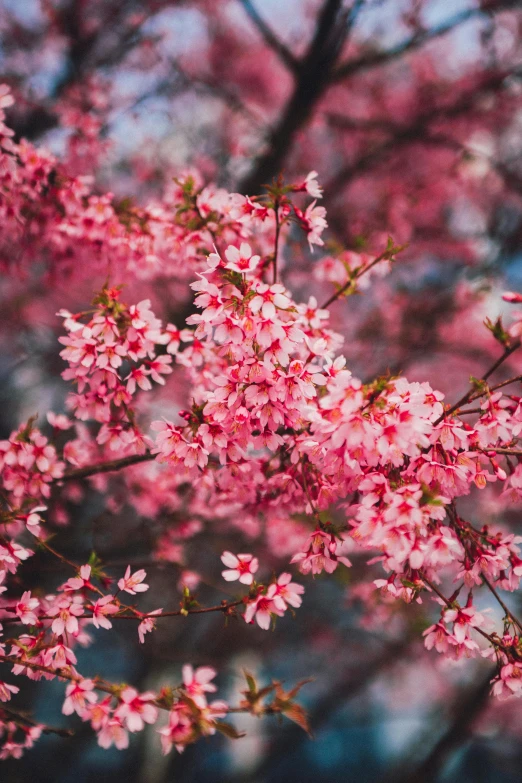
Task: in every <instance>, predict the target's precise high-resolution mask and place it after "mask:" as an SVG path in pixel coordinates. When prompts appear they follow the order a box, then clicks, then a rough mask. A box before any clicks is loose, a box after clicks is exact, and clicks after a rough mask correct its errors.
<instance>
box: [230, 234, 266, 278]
mask: <svg viewBox="0 0 522 783" xmlns="http://www.w3.org/2000/svg"><path fill="white" fill-rule="evenodd" d="M225 257H226V259H227V263H226V264H225V269H231V270H232V271H234V272H241V273H243V274H244V273H247V272H253V271H254V270H255V269H256V268H257V265H258V264H259V261H260V257H259V256H257V255H254V254H253V253H252V248H251V247H250V245H249V244H248V242H242V243H241V245H240V247H239V249H238V248H237V247H234V246H233V245H230V246H229V247H227V249H226V250H225Z"/></svg>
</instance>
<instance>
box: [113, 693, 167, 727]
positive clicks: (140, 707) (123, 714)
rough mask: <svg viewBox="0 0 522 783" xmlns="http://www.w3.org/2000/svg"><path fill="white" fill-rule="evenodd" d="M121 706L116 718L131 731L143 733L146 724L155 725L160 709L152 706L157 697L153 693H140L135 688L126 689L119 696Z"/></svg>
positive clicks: (115, 714)
mask: <svg viewBox="0 0 522 783" xmlns="http://www.w3.org/2000/svg"><path fill="white" fill-rule="evenodd" d="M119 698H120V702H121V703H120V706H119V707H118V709H117V710H116V712H115V713H114V716H115V717H116V718H118V719H120V720H121V721H122V723H123V724H124V725H125V726H126V728H127V729H128V730H129V731H131V732H134V731H142V729H143V728H144V726H145V724H146V723H155V722H156V720H157V718H158V708H157V707H155V706H154V705H153V704H151V701H153V700H154V699H155V698H156V695H155V694H154V693H151V692H147V693H138V691H137V690H135V688H130V687H126V688H124V689H123V690H122V691H121V693H120V694H119Z"/></svg>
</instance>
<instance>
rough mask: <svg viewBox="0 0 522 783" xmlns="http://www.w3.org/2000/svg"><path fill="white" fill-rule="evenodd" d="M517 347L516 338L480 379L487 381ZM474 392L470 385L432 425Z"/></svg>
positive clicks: (470, 397) (450, 413) (454, 409)
mask: <svg viewBox="0 0 522 783" xmlns="http://www.w3.org/2000/svg"><path fill="white" fill-rule="evenodd" d="M517 348H520V340H517V341H516V342H514V343H513V345H510V346H509V347H508V348H506V349H505V351H504V353H503V354H502V356H500V357H499V358H498V359H497V361H496V362H495V363H494V364H493V365H492V366H491V367H490V368H489V370H488V371H487V372H486V373H484V375H483V376H482V380H483V381H487V379H488V378H489V377H490V376H491V375H493V373H494V372H495V370H498V368H499V367H500V365H501V364H502V363H503V362H505V360H506V359H507V358H508V357H509V356H511V354H512V353H513V352H514V351H516V350H517ZM474 394H475V387H474V386H472V387H471V388H470V389H469V390H468V391H467V392H466V394H464V395H463V396H462V397H461V398H460V400H457V402H456V403H455V404H454V405H452V406H451V407H450V408H448V410H446V411H444V413H442V414H441V415H440V416H439V418H438V419H437V420H436V421H435V422H434V423H433V426H434V427H436V426H437V424H440V423H441V421H442V420H443V419H445V418H446V416H451V415H452V413H455V411H458V409H459V408H461V407H462V406H463V405H466V403H468V402H469V401H470V400H471V399H472V398H473V395H474ZM474 399H476V397H475V398H474ZM491 450H492V451H496V449H491Z"/></svg>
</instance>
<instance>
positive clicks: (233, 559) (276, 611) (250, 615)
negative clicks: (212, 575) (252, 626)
mask: <svg viewBox="0 0 522 783" xmlns="http://www.w3.org/2000/svg"><path fill="white" fill-rule="evenodd" d="M221 560H222V562H223V564H224V565H226V566H227V570H226V571H223V572H222V576H223V579H225V580H226V581H227V582H234V581H235V580H239V581H240V582H241V583H242V584H245V585H250V595H249V596H248V598H247V599H244V600H245V603H246V609H245V612H244V615H243V617H244V619H245V622H247V623H253V622H254V620H255V621H256V623H257V624H258V625H259V627H260V628H263V629H264V630H265V631H267V630H268V629H269V628H270V623H271V622H272V620H273V619H275V617H282V616H283V615H284V613H285V612H286V610H287V609H288V607H289V606H291V607H293V608H296V609H297V608H298V607H299V606H301V603H302V600H303V599H302V598H301V595H302V594H303V593H304V587H303V585H300V584H297V583H296V582H292V574H289V573H288V572H284V573H282V574H280V575H279V576H278V577H277V579H274V580H273V581H272V582H271V583H270V584H269V585H263V584H258V583H256V582H255V579H254V577H255V574H256V572H257V570H258V568H259V562H258V559H257V557H253V556H252V555H250V554H239V555H234V554H232V552H223V554H222V555H221Z"/></svg>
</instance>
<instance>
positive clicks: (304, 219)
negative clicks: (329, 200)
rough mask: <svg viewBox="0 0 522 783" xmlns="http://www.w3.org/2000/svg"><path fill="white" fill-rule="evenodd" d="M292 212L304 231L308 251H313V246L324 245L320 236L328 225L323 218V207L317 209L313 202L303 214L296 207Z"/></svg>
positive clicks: (324, 212) (324, 210)
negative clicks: (308, 246)
mask: <svg viewBox="0 0 522 783" xmlns="http://www.w3.org/2000/svg"><path fill="white" fill-rule="evenodd" d="M294 211H295V214H296V215H297V217H298V218H299V222H300V223H301V226H302V227H303V228H304V230H305V231H306V234H307V239H308V244H309V245H310V250H313V249H314V245H319V246H322V245H324V240H323V239H322V238H321V234H322V233H323V231H324V229H325V228H326V227H327V225H328V223H327V222H326V217H325V215H326V209H325V208H324V207H317V206H316V202H315V201H313V202H312V203H311V204H310V205H309V206H308V207H307V208H306V210H305V211H304V212H302V210H300V209H298V207H294Z"/></svg>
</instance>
